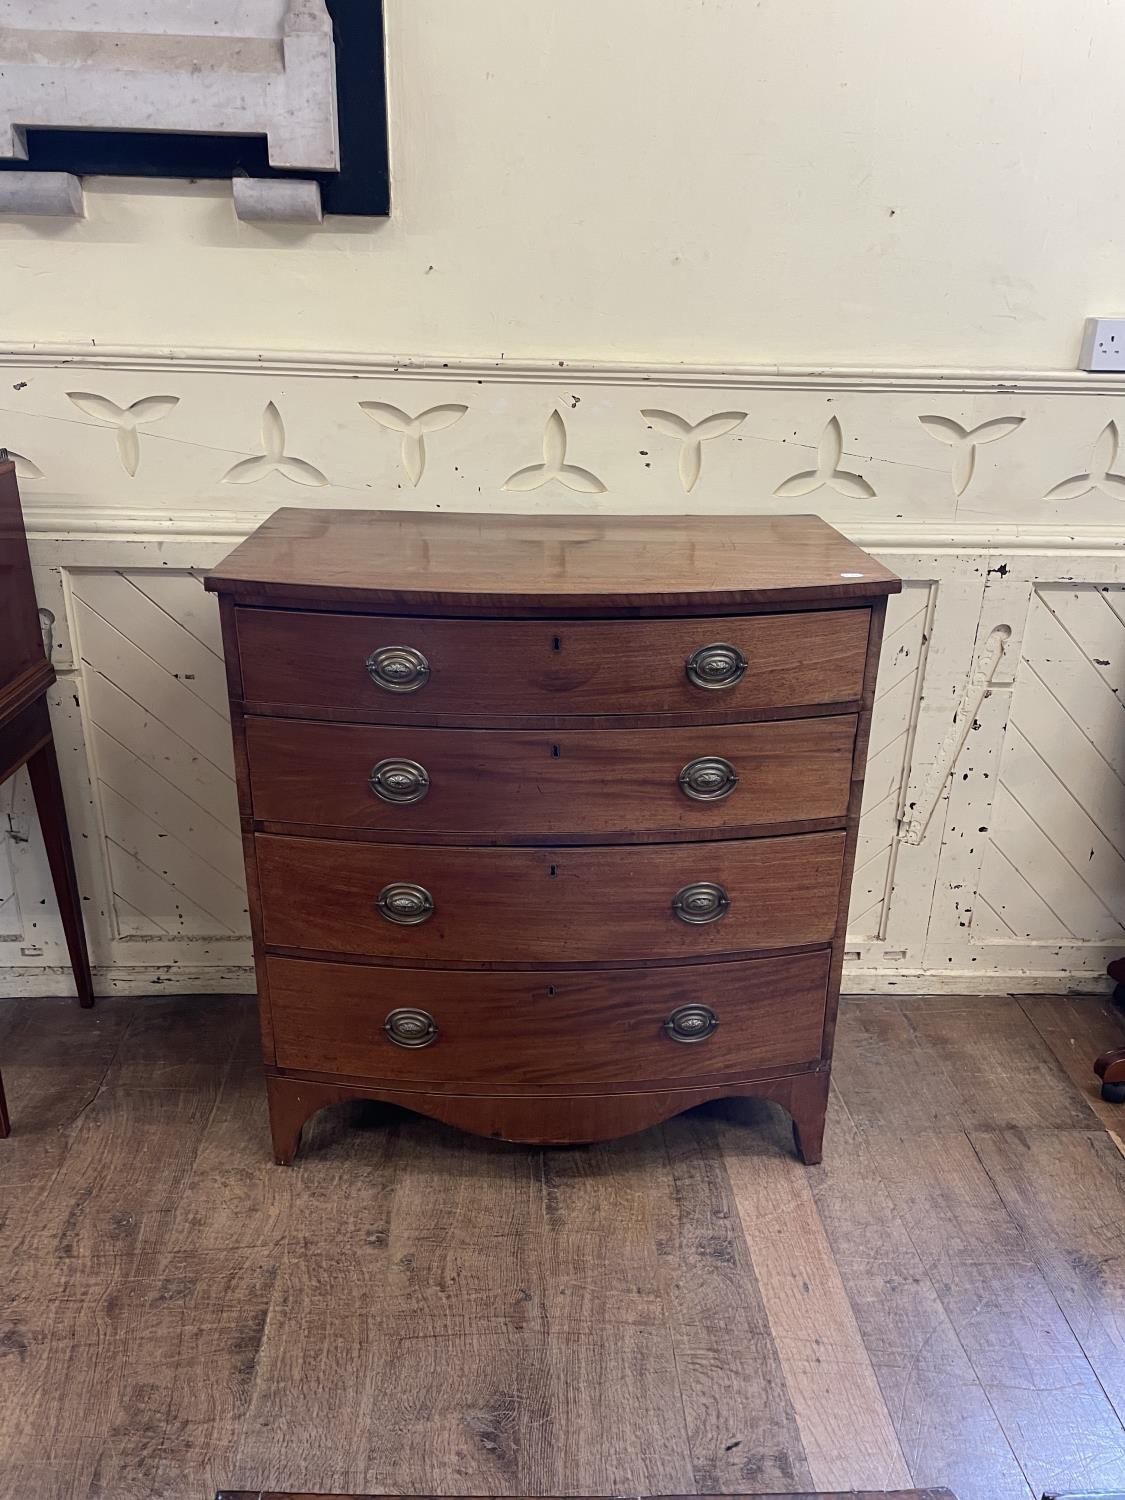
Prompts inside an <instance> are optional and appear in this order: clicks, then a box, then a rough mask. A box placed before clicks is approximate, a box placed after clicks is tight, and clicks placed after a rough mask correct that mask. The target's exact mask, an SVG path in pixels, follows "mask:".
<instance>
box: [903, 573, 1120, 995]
mask: <svg viewBox="0 0 1125 1500" xmlns="http://www.w3.org/2000/svg"><path fill="white" fill-rule="evenodd" d="M1063 561H1064V560H1063V559H1060V558H1059V557H1057V556H1056V557H1042V558H1021V559H1019V560H1018V561H1014V562H1013V566H1011V567H1010V568H1008V569H1006V571H1005V574H1004V575H998V574H993V575H991V576H990V577H989V580H988V587H987V589H986V598H985V608H984V611H983V613H982V617H981V625H980V630H979V632H978V652H979V653H980V654H981V655H982V656H987V655H989V654H991V656H992V659H993V667H992V675H991V682H990V685H989V689H988V691H987V692H986V693H985V695H984V697H983V698H982V700H981V702H980V705H979V708H978V710H977V712H976V715H975V717H974V721H973V724H972V726H971V729H970V733H969V735H968V737H967V739H966V742H965V744H964V746H963V748H962V750H961V753H960V755H959V756H958V759H957V762H956V768H955V772H954V775H953V779H952V782H951V785H950V790H949V795H948V798H947V802H946V817H945V831H944V848H943V855H942V862H941V868H940V871H939V878H938V883H937V888H936V891H935V900H934V909H933V914H932V921H931V927H930V942H929V945H928V948H927V963H928V964H930V965H933V966H934V967H940V965H942V964H945V965H946V966H947V967H950V966H952V967H954V968H956V969H962V968H965V967H971V968H973V969H976V970H978V971H984V972H987V973H990V974H1007V975H1013V976H1015V975H1020V974H1028V975H1032V976H1039V977H1041V978H1044V979H1046V978H1048V977H1050V976H1052V975H1056V976H1068V977H1071V978H1074V977H1079V976H1087V975H1089V976H1090V977H1091V978H1099V977H1100V976H1101V975H1102V973H1103V972H1104V968H1105V964H1106V963H1107V962H1108V961H1109V960H1110V959H1111V958H1115V957H1118V956H1119V955H1120V954H1121V953H1122V952H1123V951H1125V703H1123V702H1122V698H1123V695H1125V588H1123V587H1122V582H1121V579H1122V573H1123V571H1125V570H1123V566H1122V558H1121V556H1120V554H1118V555H1117V556H1113V557H1111V556H1102V557H1091V558H1088V559H1079V558H1076V557H1073V556H1071V557H1068V558H1066V559H1065V562H1066V564H1067V565H1068V566H1067V567H1066V568H1065V569H1063V568H1061V567H1060V563H1062V562H1063ZM1060 572H1065V573H1066V574H1067V575H1068V576H1066V577H1062V578H1060V576H1059V574H1060ZM1052 574H1053V575H1054V576H1052ZM1087 580H1091V581H1087ZM998 647H999V651H998V650H997V648H998Z"/></svg>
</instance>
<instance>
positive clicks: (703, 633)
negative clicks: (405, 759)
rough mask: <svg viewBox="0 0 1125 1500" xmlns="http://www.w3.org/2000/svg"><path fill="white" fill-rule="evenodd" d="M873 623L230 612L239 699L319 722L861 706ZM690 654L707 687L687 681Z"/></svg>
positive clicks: (808, 618)
mask: <svg viewBox="0 0 1125 1500" xmlns="http://www.w3.org/2000/svg"><path fill="white" fill-rule="evenodd" d="M869 617H870V611H869V610H867V609H843V610H825V611H819V612H815V613H807V614H805V613H801V614H781V615H754V616H749V617H719V618H716V619H701V620H696V619H688V620H562V621H555V622H551V621H549V620H544V621H538V620H433V619H401V618H398V617H387V616H379V615H332V614H313V613H301V612H297V611H284V610H268V609H239V610H238V611H237V620H238V646H239V656H240V660H241V666H242V680H243V692H244V697H245V700H246V702H247V703H250V704H254V705H256V706H259V707H261V708H268V707H270V706H276V707H278V708H296V709H306V710H308V712H309V715H310V716H311V717H314V718H315V717H317V716H318V711H320V712H324V711H327V710H334V711H338V712H341V713H346V714H347V715H349V716H355V717H363V716H368V717H371V718H375V719H378V720H379V721H380V722H386V723H403V722H417V723H425V722H427V721H428V720H429V721H432V722H438V723H441V722H450V721H456V722H460V723H464V724H475V723H481V722H487V720H488V719H489V718H490V717H501V718H503V717H519V718H527V717H535V716H536V715H544V714H549V715H569V714H576V715H584V714H585V715H589V714H660V713H677V714H684V713H691V714H700V715H709V714H715V713H718V714H720V715H725V716H727V717H734V716H736V715H738V714H747V713H753V712H759V711H761V710H769V709H786V708H796V707H801V706H813V705H819V704H825V703H850V702H854V701H858V699H859V697H860V692H861V688H862V683H863V668H864V660H865V657H866V653H867V629H868V621H869ZM710 647H724V648H730V650H720V651H717V652H716V651H708V648H710ZM700 653H702V654H700ZM369 662H370V663H371V665H370V668H369V666H368V663H369ZM689 662H692V667H691V669H690V670H691V672H692V673H693V674H694V676H695V678H697V679H698V680H699V681H701V682H704V683H710V684H711V685H710V686H706V685H704V686H700V685H698V682H697V681H693V680H692V678H691V677H689V667H688V663H689ZM376 679H377V680H376Z"/></svg>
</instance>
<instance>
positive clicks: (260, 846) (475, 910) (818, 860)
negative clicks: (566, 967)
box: [255, 833, 844, 965]
mask: <svg viewBox="0 0 1125 1500" xmlns="http://www.w3.org/2000/svg"><path fill="white" fill-rule="evenodd" d="M255 846H256V852H257V865H258V879H259V885H260V891H261V902H262V926H263V933H264V937H265V941H266V943H267V945H269V946H271V947H281V948H300V949H306V950H314V951H317V952H325V953H347V954H356V955H360V956H366V957H371V958H411V959H418V960H424V961H426V962H433V961H438V962H455V963H504V964H509V965H511V964H519V963H522V962H527V963H551V964H558V963H561V962H568V963H583V962H599V961H612V960H620V961H636V960H645V959H651V958H691V957H693V956H701V957H702V956H707V955H712V954H723V953H742V952H747V951H749V950H752V949H756V948H787V947H797V946H801V945H804V944H811V943H824V942H828V941H829V939H830V938H831V937H832V933H833V929H834V927H835V923H836V909H837V900H838V898H839V894H840V876H841V871H842V862H843V853H844V835H843V833H810V834H802V835H799V836H795V837H786V838H769V839H751V840H734V839H730V840H721V841H715V842H713V843H706V844H653V845H649V846H647V847H641V846H637V845H634V846H631V847H630V846H627V845H622V846H620V847H617V848H589V849H575V848H562V849H560V848H557V847H551V848H547V849H511V848H505V849H491V848H468V849H465V848H449V847H440V846H434V845H429V846H419V845H415V844H373V843H357V842H342V841H336V840H328V839H312V838H288V837H284V836H278V835H272V834H258V835H257V836H256V838H255ZM677 898H678V899H679V902H680V914H677V910H676V908H675V907H674V905H673V903H674V902H675V901H676V900H677ZM724 901H725V902H727V903H729V905H727V906H726V907H725V909H724ZM380 902H382V910H381V909H380ZM716 912H718V913H719V915H718V916H717V918H715V919H711V920H700V919H701V918H703V919H707V918H712V917H713V914H714V913H716ZM685 917H687V918H691V919H692V920H685Z"/></svg>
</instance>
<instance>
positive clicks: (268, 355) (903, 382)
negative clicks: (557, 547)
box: [0, 343, 1125, 396]
mask: <svg viewBox="0 0 1125 1500" xmlns="http://www.w3.org/2000/svg"><path fill="white" fill-rule="evenodd" d="M13 365H16V366H20V365H29V366H36V365H38V366H49V367H52V368H57V367H60V366H67V365H69V366H80V367H84V368H87V369H101V370H153V371H157V370H160V371H164V370H172V369H177V370H184V371H200V372H204V373H231V374H238V373H249V372H254V373H257V374H271V373H276V374H278V375H289V376H294V375H302V376H311V377H317V376H321V377H332V376H349V375H359V376H363V375H369V376H379V375H382V376H393V377H395V378H396V379H402V380H409V379H419V380H454V381H489V380H493V381H495V380H499V381H513V382H518V383H524V384H526V383H531V382H536V383H545V384H558V383H559V382H560V381H561V382H563V383H569V384H573V383H575V382H582V383H587V384H592V385H633V384H636V383H652V384H654V385H668V386H703V387H716V388H721V389H726V388H731V389H747V390H752V389H755V388H758V389H762V390H794V391H797V390H839V391H902V392H910V391H919V392H921V391H927V392H929V391H933V392H940V391H950V392H963V393H966V394H974V393H975V394H981V395H983V394H994V395H1004V394H1007V393H1021V392H1027V393H1034V394H1038V395H1058V396H1121V395H1125V376H1123V375H1106V374H1089V373H1087V372H1085V371H1080V370H1011V369H997V370H991V369H965V368H957V367H953V366H949V367H945V366H938V365H934V366H926V365H919V366H902V367H892V366H886V367H882V366H877V365H872V366H861V365H837V366H817V365H768V364H764V365H753V364H746V365H709V364H695V363H690V364H689V363H684V364H657V363H652V362H648V361H645V360H594V359H590V360H580V361H576V360H561V359H560V360H551V359H543V360H527V359H522V360H519V359H504V358H499V359H484V358H478V359H464V358H462V359H449V358H445V357H443V356H441V355H422V354H411V355H406V354H403V355H394V354H366V353H343V352H338V353H331V352H321V351H312V350H310V351H308V352H305V351H301V350H280V349H271V350H256V349H220V348H171V347H169V348H159V347H146V346H143V345H132V344H100V345H94V344H81V343H79V344H62V343H8V344H3V345H0V366H3V367H6V366H13Z"/></svg>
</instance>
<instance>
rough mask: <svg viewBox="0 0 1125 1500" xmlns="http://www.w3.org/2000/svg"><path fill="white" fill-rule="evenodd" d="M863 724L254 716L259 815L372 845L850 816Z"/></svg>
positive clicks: (705, 828)
mask: <svg viewBox="0 0 1125 1500" xmlns="http://www.w3.org/2000/svg"><path fill="white" fill-rule="evenodd" d="M855 726H856V720H855V717H854V716H851V715H848V716H841V717H833V718H817V719H791V720H782V721H780V722H777V723H764V724H719V725H709V726H704V727H700V728H692V729H631V730H613V729H601V730H592V729H591V730H580V729H579V730H569V729H567V730H555V731H553V732H551V731H546V730H515V729H425V728H421V727H415V726H390V727H388V726H385V725H379V726H376V725H363V724H328V723H313V722H310V721H308V720H304V719H268V718H255V717H250V718H248V719H247V721H246V748H247V755H248V759H249V765H250V783H251V788H252V794H253V806H254V816H255V817H256V818H259V819H262V820H264V821H267V822H275V823H307V824H320V825H337V826H340V827H348V828H357V829H364V830H368V831H372V832H396V833H403V834H407V833H409V832H411V831H414V832H425V833H434V834H462V835H472V836H474V837H478V838H483V839H486V840H490V841H491V842H494V843H502V842H508V841H510V839H511V838H512V837H514V836H516V835H524V836H527V837H533V836H535V835H541V836H546V837H558V836H559V835H561V834H568V835H572V836H581V837H584V838H585V839H586V841H587V842H590V843H594V842H597V841H598V839H599V837H601V838H604V837H605V836H606V835H608V834H615V835H618V836H624V835H627V836H628V837H630V838H636V837H640V836H644V835H649V836H652V835H655V834H667V833H678V832H694V833H697V834H699V835H701V836H706V835H707V834H708V833H709V832H715V833H722V832H724V831H729V830H730V829H732V828H748V827H753V828H759V827H763V826H767V825H769V824H771V823H786V822H800V821H812V820H820V819H824V820H827V819H830V818H843V816H844V815H845V813H846V812H847V806H848V789H849V784H850V780H851V768H852V748H853V745H854V741H855Z"/></svg>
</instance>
